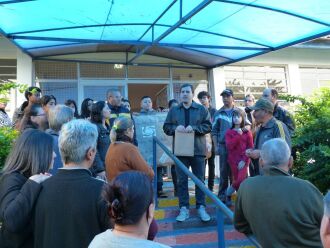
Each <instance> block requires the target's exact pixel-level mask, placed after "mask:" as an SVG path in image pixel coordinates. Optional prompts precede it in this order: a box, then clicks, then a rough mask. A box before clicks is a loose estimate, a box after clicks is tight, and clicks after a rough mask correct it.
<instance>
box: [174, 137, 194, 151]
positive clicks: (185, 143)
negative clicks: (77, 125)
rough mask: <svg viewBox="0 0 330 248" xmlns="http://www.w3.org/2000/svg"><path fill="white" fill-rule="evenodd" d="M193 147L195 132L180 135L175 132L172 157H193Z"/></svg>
mask: <svg viewBox="0 0 330 248" xmlns="http://www.w3.org/2000/svg"><path fill="white" fill-rule="evenodd" d="M194 147H195V132H193V133H181V132H178V131H175V138H174V155H175V156H185V157H193V156H194Z"/></svg>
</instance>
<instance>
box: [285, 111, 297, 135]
mask: <svg viewBox="0 0 330 248" xmlns="http://www.w3.org/2000/svg"><path fill="white" fill-rule="evenodd" d="M283 122H284V124H285V125H286V126H287V127H288V131H289V133H290V136H292V135H293V132H294V130H295V129H296V124H295V122H294V120H293V118H292V116H291V114H290V113H289V112H287V111H285V112H284V120H283Z"/></svg>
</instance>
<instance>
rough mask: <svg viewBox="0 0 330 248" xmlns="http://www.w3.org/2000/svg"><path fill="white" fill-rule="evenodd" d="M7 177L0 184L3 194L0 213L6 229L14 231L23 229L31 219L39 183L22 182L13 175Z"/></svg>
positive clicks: (39, 187)
mask: <svg viewBox="0 0 330 248" xmlns="http://www.w3.org/2000/svg"><path fill="white" fill-rule="evenodd" d="M9 177H10V178H7V179H9V180H6V181H4V182H3V184H2V189H1V191H3V192H5V194H4V196H3V198H2V202H1V206H0V215H1V218H2V219H3V225H4V226H5V227H6V228H7V229H8V231H10V232H13V233H16V232H20V231H22V230H24V229H25V228H26V226H27V225H28V223H29V221H30V220H31V216H32V212H33V208H34V205H35V202H36V200H37V198H38V195H39V192H40V190H41V185H40V184H39V183H36V182H34V181H32V180H27V181H26V182H25V183H23V182H22V179H20V178H17V177H15V175H13V176H9Z"/></svg>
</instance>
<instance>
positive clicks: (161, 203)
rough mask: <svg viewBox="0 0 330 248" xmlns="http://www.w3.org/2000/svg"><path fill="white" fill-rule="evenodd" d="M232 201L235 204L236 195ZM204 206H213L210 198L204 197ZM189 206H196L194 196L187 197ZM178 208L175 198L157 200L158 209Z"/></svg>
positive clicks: (177, 200)
mask: <svg viewBox="0 0 330 248" xmlns="http://www.w3.org/2000/svg"><path fill="white" fill-rule="evenodd" d="M231 199H232V201H233V202H235V200H236V194H234V195H233V196H232V197H231ZM205 201H206V204H213V201H212V200H211V198H209V197H206V199H205ZM189 204H190V206H195V205H196V197H195V196H194V195H190V196H189ZM175 206H176V207H178V206H179V199H178V198H177V197H174V196H172V197H168V198H158V208H165V207H175Z"/></svg>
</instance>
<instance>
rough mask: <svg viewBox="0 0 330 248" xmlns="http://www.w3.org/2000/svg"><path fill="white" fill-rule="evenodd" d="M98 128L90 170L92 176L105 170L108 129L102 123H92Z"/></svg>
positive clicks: (108, 139)
mask: <svg viewBox="0 0 330 248" xmlns="http://www.w3.org/2000/svg"><path fill="white" fill-rule="evenodd" d="M94 124H95V125H96V127H97V130H98V137H97V146H96V150H97V151H96V154H95V159H94V162H93V165H92V167H91V171H92V174H93V176H96V174H97V173H100V172H102V171H104V170H105V156H106V154H107V151H108V148H109V146H110V143H111V142H110V136H109V135H110V131H109V129H107V128H104V127H103V125H102V123H94Z"/></svg>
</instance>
